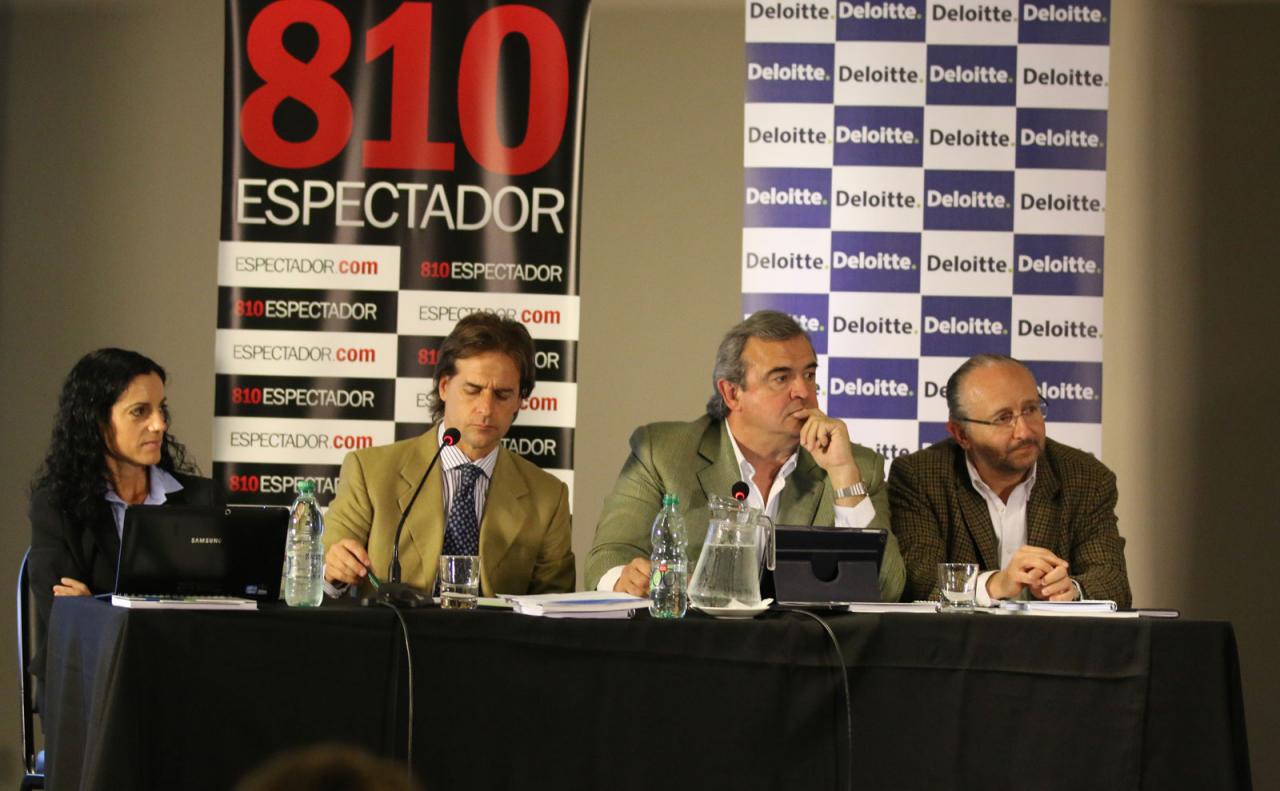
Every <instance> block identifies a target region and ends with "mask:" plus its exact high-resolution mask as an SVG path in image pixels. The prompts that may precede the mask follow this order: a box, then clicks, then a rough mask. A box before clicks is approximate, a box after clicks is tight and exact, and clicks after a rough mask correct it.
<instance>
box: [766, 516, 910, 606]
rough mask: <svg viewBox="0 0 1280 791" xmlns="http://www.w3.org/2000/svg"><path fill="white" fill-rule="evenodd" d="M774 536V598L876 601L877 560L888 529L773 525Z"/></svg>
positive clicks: (830, 602) (823, 602) (829, 602)
mask: <svg viewBox="0 0 1280 791" xmlns="http://www.w3.org/2000/svg"><path fill="white" fill-rule="evenodd" d="M775 539H776V541H777V544H776V547H777V567H776V568H775V569H774V572H773V584H774V590H775V596H776V598H777V600H778V603H779V604H794V605H819V606H831V605H840V604H850V603H853V602H868V601H873V602H878V601H880V563H881V561H883V559H884V549H885V545H886V544H888V541H889V533H888V531H886V530H881V529H877V528H859V529H851V528H830V527H826V528H822V527H808V526H804V525H778V527H777V532H776V533H775Z"/></svg>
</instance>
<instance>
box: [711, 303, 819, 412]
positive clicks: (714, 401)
mask: <svg viewBox="0 0 1280 791" xmlns="http://www.w3.org/2000/svg"><path fill="white" fill-rule="evenodd" d="M799 336H804V337H805V338H808V337H809V336H808V335H806V334H805V331H804V330H803V329H801V328H800V325H799V324H797V323H796V320H795V319H793V318H791V317H790V316H788V315H787V314H785V313H779V312H778V311H776V310H757V311H756V312H755V313H752V314H751V315H750V316H748V317H747V318H745V319H743V320H742V321H740V322H738V323H737V324H735V325H733V328H732V329H730V330H729V332H728V333H726V334H725V336H724V340H722V341H720V348H719V349H717V350H716V366H715V368H714V369H712V371H711V398H710V400H708V401H707V414H708V415H710V416H711V417H713V418H715V419H717V420H724V419H725V418H726V417H728V416H729V406H728V405H727V404H725V402H724V397H723V396H721V395H720V387H719V383H720V380H721V379H723V380H725V381H727V382H732V383H733V384H735V385H738V386H739V387H743V386H745V385H746V383H747V364H746V363H745V362H743V360H742V350H743V349H745V348H746V346H747V341H748V340H750V339H752V338H760V339H761V340H766V341H789V340H791V339H792V338H795V337H799Z"/></svg>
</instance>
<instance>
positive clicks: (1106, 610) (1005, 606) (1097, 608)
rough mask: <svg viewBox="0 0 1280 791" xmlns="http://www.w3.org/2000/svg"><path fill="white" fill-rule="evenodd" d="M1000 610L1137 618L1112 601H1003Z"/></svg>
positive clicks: (1131, 612) (1020, 612)
mask: <svg viewBox="0 0 1280 791" xmlns="http://www.w3.org/2000/svg"><path fill="white" fill-rule="evenodd" d="M1000 609H1001V610H1003V611H1005V612H1011V613H1014V614H1015V615H1059V616H1063V615H1065V616H1074V617H1077V618H1137V617H1138V613H1136V612H1133V611H1125V612H1121V611H1119V610H1117V609H1116V603H1115V602H1113V601H1111V600H1110V599H1082V600H1081V601H1039V600H1036V601H1002V602H1000Z"/></svg>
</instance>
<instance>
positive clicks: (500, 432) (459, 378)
mask: <svg viewBox="0 0 1280 791" xmlns="http://www.w3.org/2000/svg"><path fill="white" fill-rule="evenodd" d="M533 354H534V347H533V341H532V339H531V338H530V337H529V333H528V331H527V330H526V329H525V328H524V326H523V325H521V324H520V323H518V322H515V321H512V320H510V319H504V318H500V317H498V316H495V315H493V314H489V313H473V314H471V315H470V316H467V317H466V318H464V319H462V320H461V321H459V322H458V324H457V326H456V327H455V328H454V330H453V332H451V333H450V334H449V337H448V338H446V339H445V341H444V343H443V344H441V346H440V350H439V362H438V363H437V365H436V372H435V374H436V377H435V378H436V392H435V394H434V396H435V397H434V398H433V399H432V407H431V408H432V417H433V418H434V419H435V420H436V421H437V422H436V423H435V424H434V425H433V426H432V428H431V429H429V430H428V431H427V432H426V433H425V434H423V435H422V436H420V437H416V438H414V439H408V440H403V441H401V442H397V443H394V444H392V445H386V446H383V447H380V448H369V449H367V450H360V451H355V452H354V453H351V454H348V455H347V458H346V460H345V461H344V462H343V465H342V477H341V480H340V481H339V483H338V494H337V496H336V497H335V498H334V500H333V503H332V504H331V505H330V507H329V513H328V516H327V518H326V526H325V532H324V546H325V581H326V582H327V583H329V585H330V587H332V588H336V589H339V590H341V589H344V588H345V587H346V586H348V585H351V584H359V585H360V586H361V592H362V593H367V592H370V583H369V581H368V574H369V571H370V570H372V571H373V573H374V574H375V575H376V576H378V577H379V578H381V579H385V578H386V574H387V570H388V568H389V566H390V564H391V556H392V542H393V540H394V536H395V532H396V526H397V524H399V522H400V517H401V514H402V513H404V511H405V509H406V508H407V507H408V505H409V502H410V500H411V499H412V498H413V496H414V490H415V489H416V488H417V486H418V482H419V481H420V480H422V475H423V473H424V472H425V471H426V469H427V466H428V465H429V464H430V463H431V459H432V458H433V457H434V456H435V454H436V451H437V449H439V447H440V436H441V435H442V434H443V432H444V430H445V429H446V428H453V429H457V430H458V431H459V432H460V434H461V438H460V439H459V441H458V443H457V445H456V446H454V447H449V448H445V449H444V451H443V452H442V454H441V458H440V461H439V462H438V463H437V464H436V466H435V467H434V468H433V469H432V470H431V474H430V475H429V476H428V477H427V479H426V482H425V483H424V484H423V487H422V491H421V494H420V495H419V496H418V499H417V501H416V502H414V504H413V508H412V509H411V510H410V512H409V516H408V519H407V520H406V521H405V525H404V531H403V533H402V534H401V537H400V563H401V570H402V573H401V581H402V582H404V583H406V584H408V585H411V586H413V587H415V588H418V589H420V590H422V591H430V590H431V589H432V587H434V585H435V579H436V571H437V566H438V561H439V557H440V555H441V553H442V548H443V547H444V546H445V544H446V530H448V529H450V528H448V527H447V524H448V519H447V515H448V514H449V512H450V510H451V509H453V507H454V506H455V505H459V504H462V505H467V506H474V509H473V511H474V513H473V515H474V518H475V519H476V520H478V524H479V536H478V540H476V539H475V537H474V536H471V539H472V540H476V543H475V545H474V546H472V547H471V548H470V549H469V550H467V551H466V552H460V553H458V554H470V552H471V551H478V553H479V555H480V589H481V592H482V593H483V595H485V596H493V595H496V594H500V593H516V594H521V593H550V592H566V591H571V590H573V585H574V558H573V551H572V547H571V539H572V534H571V528H570V518H569V492H568V488H567V487H566V486H565V485H564V483H562V482H561V481H560V480H558V479H557V478H555V477H554V476H552V475H550V474H549V473H546V472H544V471H542V470H541V469H539V468H538V467H537V466H536V465H534V464H532V463H530V462H528V461H526V460H525V459H523V458H521V457H520V456H518V455H516V454H514V453H512V452H510V451H508V450H507V449H506V448H504V447H502V445H501V440H502V438H503V437H504V436H506V433H507V430H508V429H509V428H510V427H511V423H512V421H513V420H514V419H515V416H516V413H517V412H518V411H519V409H520V403H521V401H522V400H523V399H525V398H527V397H528V396H529V394H530V393H531V392H532V391H533V385H534V363H533ZM464 467H469V468H471V470H472V471H475V476H474V480H475V484H474V487H475V488H474V490H470V491H474V494H471V493H470V491H468V492H467V493H466V494H463V493H461V492H463V491H464V487H465V484H460V483H459V480H460V477H461V470H462V468H464ZM477 468H478V470H477ZM455 493H457V494H456V496H455ZM474 525H475V523H474V522H472V526H473V527H474ZM454 529H455V533H456V527H455V528H454ZM448 540H449V541H450V542H457V541H459V540H462V541H463V542H464V544H465V541H466V539H460V538H459V537H458V535H453V536H450V537H449V538H448Z"/></svg>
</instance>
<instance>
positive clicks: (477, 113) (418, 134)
mask: <svg viewBox="0 0 1280 791" xmlns="http://www.w3.org/2000/svg"><path fill="white" fill-rule="evenodd" d="M357 5H358V4H357ZM433 5H434V4H433V3H423V2H407V3H402V4H400V5H399V6H398V7H397V8H396V9H395V11H393V12H392V13H391V14H390V15H389V16H387V17H386V18H385V19H383V20H382V21H381V22H380V23H378V24H377V25H375V26H374V27H372V28H370V29H369V30H368V31H366V32H365V37H364V39H365V40H364V49H365V53H364V63H366V64H369V63H373V62H375V61H377V60H379V59H380V58H383V57H387V58H391V59H392V61H391V64H392V65H391V87H390V114H389V116H390V134H389V136H388V137H387V138H386V139H382V140H376V139H370V140H363V141H362V156H363V163H364V167H366V168H390V169H401V170H446V171H452V170H453V169H454V153H455V142H454V141H453V140H431V139H430V131H429V123H428V122H429V116H430V111H431V102H430V96H431V94H430V90H431V75H432V71H433V69H432V65H433V64H432V58H431V49H432V41H431V34H432V8H433ZM295 25H303V26H306V27H309V28H311V29H312V30H313V31H314V32H315V38H316V43H315V52H314V54H313V55H312V56H311V57H310V58H309V59H306V60H303V59H300V58H298V57H297V56H295V55H294V54H293V53H292V52H290V51H289V49H288V48H286V46H285V34H286V31H287V30H289V28H291V27H293V26H295ZM512 36H518V37H519V38H521V39H523V41H524V42H525V44H526V45H527V53H528V54H527V69H528V76H529V81H528V94H529V95H528V103H527V111H526V116H525V118H524V122H525V124H524V137H523V139H522V140H520V141H519V142H517V143H516V144H515V145H511V146H508V145H507V142H506V140H505V139H504V130H503V129H502V128H500V123H501V121H500V114H499V113H497V112H495V108H497V107H498V104H499V98H500V97H499V93H500V91H501V90H502V86H501V84H500V78H501V77H503V76H505V77H506V78H507V79H510V71H509V70H508V68H507V67H508V66H509V61H510V59H511V58H510V55H511V52H508V53H507V57H504V56H503V47H504V43H505V42H507V40H508V39H509V37H512ZM351 39H352V36H351V25H350V23H349V22H348V20H347V17H346V16H345V15H344V14H343V13H342V11H340V10H338V9H337V8H335V7H334V6H333V5H330V4H329V3H325V2H321V1H320V0H279V2H275V3H272V4H271V5H268V6H267V7H266V8H264V9H262V11H260V12H259V13H258V14H257V16H256V17H254V19H253V21H252V22H251V23H250V26H249V30H248V36H247V39H246V55H247V56H248V59H249V64H250V66H252V68H253V70H254V72H256V73H257V75H258V77H260V78H261V79H262V80H263V84H262V85H261V86H260V87H258V88H256V89H255V90H253V91H252V92H251V93H250V94H249V96H248V97H247V98H246V99H245V101H244V104H243V106H242V107H241V108H240V137H241V140H243V142H244V145H245V148H247V149H248V150H249V152H250V153H252V154H253V155H254V156H255V157H257V158H258V159H260V160H261V161H262V162H264V163H266V164H268V165H274V166H276V167H281V168H291V169H300V168H312V167H316V166H319V165H323V164H324V163H326V162H329V161H331V160H332V159H334V158H335V157H337V156H338V154H340V153H341V152H342V151H343V149H345V148H346V147H347V144H348V142H349V141H350V140H351V134H352V129H353V120H352V119H353V112H352V107H351V97H350V96H349V95H348V92H347V90H346V89H345V88H344V87H343V86H342V85H341V84H340V83H339V82H338V81H337V80H336V79H335V78H334V75H335V74H336V73H337V72H338V71H339V70H340V69H342V68H343V67H344V66H345V65H346V63H347V60H348V58H349V56H350V54H351V49H352V40H351ZM515 49H516V48H514V47H513V48H511V51H512V52H514V51H515ZM437 65H438V64H437ZM453 65H454V64H450V66H453ZM500 66H501V67H503V68H501V69H500ZM450 71H452V69H450ZM456 73H457V85H456V105H457V107H456V110H457V123H458V133H459V135H460V136H461V139H462V144H463V145H464V146H465V148H466V151H467V153H468V154H470V156H471V158H472V159H474V160H475V161H476V163H477V164H479V165H480V166H481V167H482V168H484V169H485V170H488V171H490V172H492V173H499V174H503V175H522V174H526V173H532V172H534V171H536V170H538V169H540V168H541V167H543V166H544V165H545V164H547V162H548V161H549V160H550V159H551V158H552V156H554V155H555V152H556V150H557V149H558V148H559V147H560V142H561V139H562V138H563V135H564V127H565V119H566V117H567V114H568V108H569V61H568V55H567V53H566V49H565V42H564V36H563V34H562V33H561V31H560V29H559V27H557V25H556V23H555V21H554V20H553V19H552V18H551V17H550V16H548V15H547V14H546V13H545V12H544V11H541V10H539V9H536V8H532V7H530V6H525V5H503V6H498V7H496V8H492V9H489V10H488V11H485V12H484V13H483V14H481V15H480V16H479V17H478V18H477V19H476V20H475V22H474V23H472V24H471V26H470V28H469V29H468V30H467V31H466V34H465V37H464V39H463V44H462V49H461V53H460V56H459V58H458V62H457V64H456ZM286 100H292V101H295V102H298V103H300V104H301V105H303V106H304V107H306V108H307V110H309V111H310V112H311V113H312V114H313V115H314V117H315V129H314V131H313V132H311V134H310V135H309V136H308V137H306V139H302V140H291V139H287V138H286V136H285V135H282V134H281V130H279V129H278V128H277V124H276V117H277V111H278V110H279V109H280V107H281V105H282V104H284V103H285V102H286Z"/></svg>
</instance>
